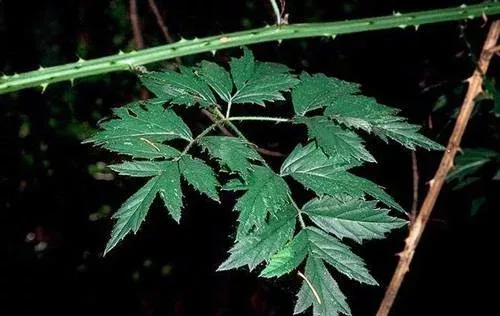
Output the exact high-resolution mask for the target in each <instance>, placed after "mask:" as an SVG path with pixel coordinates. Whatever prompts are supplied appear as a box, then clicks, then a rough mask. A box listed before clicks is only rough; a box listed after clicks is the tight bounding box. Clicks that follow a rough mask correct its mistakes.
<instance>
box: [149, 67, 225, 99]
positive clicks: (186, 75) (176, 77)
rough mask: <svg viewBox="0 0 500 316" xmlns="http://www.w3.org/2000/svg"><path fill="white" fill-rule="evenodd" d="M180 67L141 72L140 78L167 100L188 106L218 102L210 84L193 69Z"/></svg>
mask: <svg viewBox="0 0 500 316" xmlns="http://www.w3.org/2000/svg"><path fill="white" fill-rule="evenodd" d="M180 69H181V71H180V72H175V71H163V72H148V73H144V74H141V75H140V76H139V78H140V79H141V81H142V83H143V84H144V86H146V88H148V89H149V90H150V91H151V92H153V93H154V94H155V95H156V96H157V97H158V98H160V99H162V100H164V101H166V102H170V103H173V104H180V105H186V106H192V105H194V104H197V103H198V104H200V105H202V106H211V105H214V104H217V101H216V100H215V97H214V95H213V93H212V91H211V90H210V88H209V87H208V85H207V84H206V83H205V82H203V81H202V80H200V79H199V78H197V77H196V75H195V74H194V73H193V71H192V69H189V68H185V67H181V68H180Z"/></svg>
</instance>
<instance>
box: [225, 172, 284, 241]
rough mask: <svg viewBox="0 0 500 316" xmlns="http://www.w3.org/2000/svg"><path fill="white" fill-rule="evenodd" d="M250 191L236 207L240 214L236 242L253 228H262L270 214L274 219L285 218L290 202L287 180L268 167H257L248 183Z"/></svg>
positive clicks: (240, 199) (241, 198)
mask: <svg viewBox="0 0 500 316" xmlns="http://www.w3.org/2000/svg"><path fill="white" fill-rule="evenodd" d="M246 183H247V185H248V189H247V191H246V192H245V194H243V196H242V197H240V198H239V199H238V202H237V203H236V205H235V206H234V208H235V209H236V210H238V211H239V212H240V214H239V217H238V222H239V225H238V231H237V237H236V240H239V239H241V237H243V236H245V235H246V234H247V233H248V232H249V231H250V230H251V229H252V228H259V227H262V226H263V225H264V224H265V223H266V218H267V215H268V213H269V214H270V216H272V217H278V218H279V217H280V216H283V214H281V213H284V212H285V211H289V210H290V208H289V207H287V206H288V204H289V203H290V202H289V197H288V195H289V194H290V190H289V189H288V185H287V184H286V182H285V180H283V178H281V177H280V176H279V175H277V174H275V173H274V172H273V171H272V170H271V169H269V168H268V167H261V166H256V167H255V170H254V171H253V172H251V173H250V176H249V177H248V179H247V181H246Z"/></svg>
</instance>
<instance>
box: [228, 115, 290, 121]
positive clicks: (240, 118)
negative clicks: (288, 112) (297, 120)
mask: <svg viewBox="0 0 500 316" xmlns="http://www.w3.org/2000/svg"><path fill="white" fill-rule="evenodd" d="M226 121H270V122H276V123H285V122H291V121H292V119H288V118H284V117H268V116H233V117H226Z"/></svg>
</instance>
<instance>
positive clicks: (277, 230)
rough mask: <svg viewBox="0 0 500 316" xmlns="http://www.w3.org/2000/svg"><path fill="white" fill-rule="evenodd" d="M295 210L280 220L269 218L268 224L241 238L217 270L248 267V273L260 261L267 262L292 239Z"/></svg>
mask: <svg viewBox="0 0 500 316" xmlns="http://www.w3.org/2000/svg"><path fill="white" fill-rule="evenodd" d="M295 216H296V213H295V210H294V209H293V208H292V209H291V210H290V211H289V212H286V214H285V215H284V216H281V217H280V218H276V217H271V219H270V221H269V224H268V225H264V226H262V227H261V228H260V229H258V230H257V231H256V232H255V233H252V234H250V235H248V236H245V237H243V238H241V240H240V241H238V242H237V243H236V245H235V246H234V247H233V248H232V249H231V250H230V251H229V252H230V253H231V255H230V256H229V258H228V259H227V260H226V261H224V263H222V264H221V266H220V267H219V269H218V270H229V269H236V268H239V267H241V266H244V265H248V267H249V269H250V271H251V270H253V269H255V267H256V266H257V265H259V264H260V263H261V262H262V261H265V260H269V258H271V256H272V255H274V254H275V253H276V252H277V251H278V250H280V249H281V248H282V247H283V246H284V245H285V244H286V243H287V242H288V241H289V240H290V239H291V238H292V237H293V232H294V230H295V222H296V220H295Z"/></svg>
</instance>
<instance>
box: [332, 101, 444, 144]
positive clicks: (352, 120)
mask: <svg viewBox="0 0 500 316" xmlns="http://www.w3.org/2000/svg"><path fill="white" fill-rule="evenodd" d="M397 112H398V111H397V110H396V109H392V108H389V107H387V106H385V105H382V104H379V103H378V102H377V101H376V100H375V99H373V98H369V97H365V96H362V95H345V96H342V97H340V98H338V99H336V100H335V102H332V103H331V104H329V105H328V107H327V108H326V109H325V112H324V115H326V116H329V117H331V118H332V119H334V120H336V121H338V122H340V123H343V124H345V125H346V126H348V127H354V128H359V129H363V130H365V131H367V132H369V133H372V132H373V133H374V134H375V135H377V136H379V137H380V138H382V139H383V140H384V141H386V142H387V138H390V139H392V140H395V141H396V142H398V143H400V144H401V145H403V146H405V147H407V148H409V149H412V150H414V149H416V146H419V147H422V148H424V149H428V150H431V149H432V150H443V149H444V147H443V146H441V145H439V144H438V143H436V142H434V141H432V140H430V139H428V138H427V137H425V136H423V135H421V134H419V133H418V131H419V130H420V126H418V125H414V124H409V123H407V122H406V121H405V119H404V118H402V117H399V116H397Z"/></svg>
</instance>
